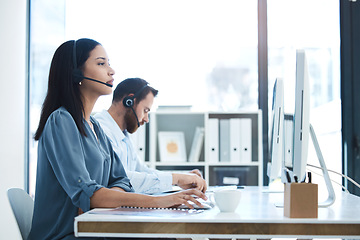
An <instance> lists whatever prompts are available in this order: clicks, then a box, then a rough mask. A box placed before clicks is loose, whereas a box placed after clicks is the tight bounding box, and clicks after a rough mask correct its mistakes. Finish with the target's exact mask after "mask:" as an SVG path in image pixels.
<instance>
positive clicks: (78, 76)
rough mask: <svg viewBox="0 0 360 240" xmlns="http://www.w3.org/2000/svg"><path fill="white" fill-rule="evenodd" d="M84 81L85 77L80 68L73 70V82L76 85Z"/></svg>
mask: <svg viewBox="0 0 360 240" xmlns="http://www.w3.org/2000/svg"><path fill="white" fill-rule="evenodd" d="M83 79H84V75H83V73H82V71H81V70H80V69H78V68H74V70H73V81H74V82H75V83H79V82H81V81H82V80H83Z"/></svg>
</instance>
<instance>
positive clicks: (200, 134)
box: [188, 127, 205, 162]
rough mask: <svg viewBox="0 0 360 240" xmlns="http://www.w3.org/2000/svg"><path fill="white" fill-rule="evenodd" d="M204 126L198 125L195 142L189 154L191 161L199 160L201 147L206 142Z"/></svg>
mask: <svg viewBox="0 0 360 240" xmlns="http://www.w3.org/2000/svg"><path fill="white" fill-rule="evenodd" d="M204 132H205V130H204V128H203V127H196V130H195V134H194V138H193V142H192V145H191V149H190V154H189V158H188V160H189V162H198V161H199V158H200V154H201V149H202V146H203V143H204Z"/></svg>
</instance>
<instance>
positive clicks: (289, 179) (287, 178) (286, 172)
mask: <svg viewBox="0 0 360 240" xmlns="http://www.w3.org/2000/svg"><path fill="white" fill-rule="evenodd" d="M284 171H285V176H286V180H287V182H288V183H291V177H290V174H289V171H288V170H287V169H286V168H284Z"/></svg>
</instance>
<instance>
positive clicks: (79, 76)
mask: <svg viewBox="0 0 360 240" xmlns="http://www.w3.org/2000/svg"><path fill="white" fill-rule="evenodd" d="M73 75H74V76H75V77H77V78H82V79H87V80H90V81H93V82H97V83H101V84H104V85H105V86H108V87H111V88H112V87H113V85H111V84H109V83H105V82H101V81H99V80H96V79H93V78H88V77H85V76H84V75H76V74H73Z"/></svg>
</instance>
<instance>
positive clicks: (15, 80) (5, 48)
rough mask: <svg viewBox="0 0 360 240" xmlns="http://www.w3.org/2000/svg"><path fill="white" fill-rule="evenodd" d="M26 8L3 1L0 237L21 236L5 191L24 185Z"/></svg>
mask: <svg viewBox="0 0 360 240" xmlns="http://www.w3.org/2000/svg"><path fill="white" fill-rule="evenodd" d="M26 9H27V0H12V1H0V36H1V37H0V53H1V57H0V112H1V116H0V206H1V207H0V239H21V235H20V232H19V230H18V227H17V224H16V221H15V218H14V216H13V213H12V211H11V208H10V205H9V202H8V199H7V195H6V190H7V189H8V188H11V187H20V188H24V156H25V91H26V89H25V84H26V76H27V74H26V51H27V50H26V38H27V35H26V21H27V10H26Z"/></svg>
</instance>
